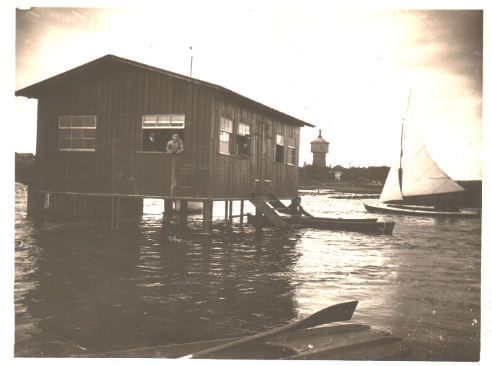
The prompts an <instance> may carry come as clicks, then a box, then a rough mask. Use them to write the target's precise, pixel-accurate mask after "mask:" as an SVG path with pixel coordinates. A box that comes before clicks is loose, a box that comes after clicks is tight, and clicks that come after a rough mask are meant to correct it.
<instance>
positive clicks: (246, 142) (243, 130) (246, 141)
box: [236, 122, 251, 158]
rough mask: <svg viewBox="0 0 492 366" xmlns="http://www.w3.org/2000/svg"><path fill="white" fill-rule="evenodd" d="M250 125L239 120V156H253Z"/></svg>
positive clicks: (237, 140) (237, 142)
mask: <svg viewBox="0 0 492 366" xmlns="http://www.w3.org/2000/svg"><path fill="white" fill-rule="evenodd" d="M249 131H250V130H249V125H248V124H246V123H242V122H239V124H238V127H237V138H236V144H237V156H239V157H241V158H249V157H251V137H250V132H249Z"/></svg>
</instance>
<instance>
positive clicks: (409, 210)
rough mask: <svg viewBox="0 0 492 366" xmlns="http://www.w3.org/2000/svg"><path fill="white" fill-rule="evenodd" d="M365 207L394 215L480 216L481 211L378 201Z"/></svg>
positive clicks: (368, 209)
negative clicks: (433, 207)
mask: <svg viewBox="0 0 492 366" xmlns="http://www.w3.org/2000/svg"><path fill="white" fill-rule="evenodd" d="M364 207H365V208H366V210H367V211H369V212H376V213H387V214H393V215H409V216H430V217H451V218H474V217H480V212H479V211H474V210H460V211H456V212H450V211H437V210H434V209H431V208H419V207H418V206H398V205H388V204H383V203H378V204H367V203H364Z"/></svg>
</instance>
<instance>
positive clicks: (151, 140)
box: [142, 114, 185, 152]
mask: <svg viewBox="0 0 492 366" xmlns="http://www.w3.org/2000/svg"><path fill="white" fill-rule="evenodd" d="M184 128H185V115H184V114H149V115H144V116H142V151H155V152H165V151H166V145H167V143H168V142H169V141H170V140H172V136H173V135H174V134H178V136H179V138H180V139H183V130H184Z"/></svg>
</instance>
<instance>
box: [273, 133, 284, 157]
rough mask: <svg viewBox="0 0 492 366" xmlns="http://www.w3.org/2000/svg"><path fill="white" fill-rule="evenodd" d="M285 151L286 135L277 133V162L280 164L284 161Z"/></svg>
mask: <svg viewBox="0 0 492 366" xmlns="http://www.w3.org/2000/svg"><path fill="white" fill-rule="evenodd" d="M284 151H285V136H284V135H279V134H277V139H276V144H275V162H276V163H279V164H283V163H284Z"/></svg>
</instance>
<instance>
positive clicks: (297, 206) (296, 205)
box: [287, 197, 313, 217]
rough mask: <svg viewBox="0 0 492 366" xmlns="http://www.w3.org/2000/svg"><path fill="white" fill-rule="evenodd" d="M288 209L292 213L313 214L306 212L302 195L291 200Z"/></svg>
mask: <svg viewBox="0 0 492 366" xmlns="http://www.w3.org/2000/svg"><path fill="white" fill-rule="evenodd" d="M287 209H288V210H287V211H288V213H290V214H291V215H304V216H310V217H311V216H313V215H311V214H310V213H309V212H306V211H305V210H304V208H302V206H301V197H296V198H293V199H292V200H291V203H290V205H289V206H287Z"/></svg>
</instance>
